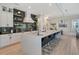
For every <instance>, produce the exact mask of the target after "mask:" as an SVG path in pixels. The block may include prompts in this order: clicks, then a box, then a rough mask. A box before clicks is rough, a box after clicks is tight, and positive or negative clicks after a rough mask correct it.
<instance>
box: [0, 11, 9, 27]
mask: <svg viewBox="0 0 79 59" xmlns="http://www.w3.org/2000/svg"><path fill="white" fill-rule="evenodd" d="M7 25H8V24H7V13H6V12H3V11H2V12H1V27H7Z"/></svg>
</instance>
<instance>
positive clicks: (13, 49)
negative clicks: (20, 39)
mask: <svg viewBox="0 0 79 59" xmlns="http://www.w3.org/2000/svg"><path fill="white" fill-rule="evenodd" d="M20 54H22V48H21V45H20V43H16V44H14V45H11V46H8V47H4V48H1V49H0V55H20Z"/></svg>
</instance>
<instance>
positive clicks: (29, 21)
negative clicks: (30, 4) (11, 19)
mask: <svg viewBox="0 0 79 59" xmlns="http://www.w3.org/2000/svg"><path fill="white" fill-rule="evenodd" d="M24 22H27V23H34V21H33V20H32V18H31V11H30V8H28V9H27V14H26V16H25V18H24Z"/></svg>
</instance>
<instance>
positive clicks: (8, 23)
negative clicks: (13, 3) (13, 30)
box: [0, 6, 13, 27]
mask: <svg viewBox="0 0 79 59" xmlns="http://www.w3.org/2000/svg"><path fill="white" fill-rule="evenodd" d="M3 8H4V9H6V10H5V11H3ZM0 27H13V10H12V8H10V11H9V7H6V6H4V7H3V6H0Z"/></svg>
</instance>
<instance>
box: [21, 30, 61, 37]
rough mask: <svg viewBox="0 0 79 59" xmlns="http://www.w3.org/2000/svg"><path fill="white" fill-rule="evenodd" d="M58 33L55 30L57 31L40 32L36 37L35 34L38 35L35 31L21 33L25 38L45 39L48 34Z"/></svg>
mask: <svg viewBox="0 0 79 59" xmlns="http://www.w3.org/2000/svg"><path fill="white" fill-rule="evenodd" d="M58 31H60V30H57V31H55V30H50V31H46V32H40V33H39V35H37V33H38V32H37V31H30V32H25V33H23V36H25V37H27V36H28V37H46V36H48V35H50V34H53V33H56V32H58Z"/></svg>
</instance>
